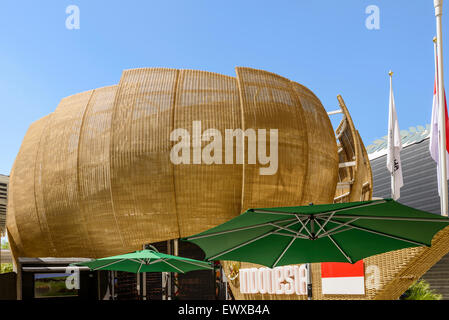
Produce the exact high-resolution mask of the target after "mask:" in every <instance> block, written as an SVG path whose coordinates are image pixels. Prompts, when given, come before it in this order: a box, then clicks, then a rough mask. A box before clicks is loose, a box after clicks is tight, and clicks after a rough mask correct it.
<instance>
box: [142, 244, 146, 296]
mask: <svg viewBox="0 0 449 320" xmlns="http://www.w3.org/2000/svg"><path fill="white" fill-rule="evenodd" d="M145 249H146V245H145V244H144V245H143V250H145ZM142 296H143V297H142V299H143V300H147V273H146V272H143V273H142Z"/></svg>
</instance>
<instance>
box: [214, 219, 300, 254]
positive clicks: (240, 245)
mask: <svg viewBox="0 0 449 320" xmlns="http://www.w3.org/2000/svg"><path fill="white" fill-rule="evenodd" d="M295 220H296V219H295ZM296 223H297V222H296V221H294V222H293V223H291V224H288V225H287V226H286V227H287V228H288V227H290V226H291V225H294V224H296ZM274 233H275V232H274V231H270V232H268V233H265V234H262V235H260V236H258V237H256V238H254V239H251V240H248V241H246V242H244V243H241V244H239V245H237V246H235V247H232V248H230V249H228V250H225V251H223V252H220V253H219V254H216V255H214V256H212V257H210V258H208V259H207V260H208V261H210V260H214V259H215V258H217V257H219V256H222V255H224V254H227V253H229V252H232V251H234V250H237V249H240V248H241V247H244V246H246V245H248V244H251V243H253V242H255V241H257V240H260V239H263V238H266V237H268V236H270V235H272V234H274Z"/></svg>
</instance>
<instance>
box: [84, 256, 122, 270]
mask: <svg viewBox="0 0 449 320" xmlns="http://www.w3.org/2000/svg"><path fill="white" fill-rule="evenodd" d="M125 260H126V259H120V260H116V261H114V262H111V263H107V264H104V265H102V266H99V267H95V268H93V269H92V270H93V271H96V270H98V269H101V268H106V267H109V266H112V265H113V264H116V263H120V262H122V261H125Z"/></svg>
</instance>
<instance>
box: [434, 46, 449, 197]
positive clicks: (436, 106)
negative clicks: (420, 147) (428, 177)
mask: <svg viewBox="0 0 449 320" xmlns="http://www.w3.org/2000/svg"><path fill="white" fill-rule="evenodd" d="M438 97H439V91H438V55H437V51H436V47H435V84H434V89H433V105H432V121H431V123H430V143H429V149H430V155H431V156H432V159H433V160H434V161H435V162H436V163H437V174H438V193H440V181H441V177H440V168H439V166H440V159H439V121H438V117H439V109H440V103H439V99H438ZM444 108H445V114H446V116H445V123H444V124H445V126H446V167H447V168H448V170H449V154H448V152H449V117H448V113H447V101H446V92H444Z"/></svg>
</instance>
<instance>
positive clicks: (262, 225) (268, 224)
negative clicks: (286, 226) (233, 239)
mask: <svg viewBox="0 0 449 320" xmlns="http://www.w3.org/2000/svg"><path fill="white" fill-rule="evenodd" d="M293 220H295V221H296V219H287V220H283V221H282V222H290V221H293ZM272 225H273V222H267V223H262V224H258V225H254V226H248V227H242V228H236V229H232V230H225V231H219V232H214V233H208V234H203V235H198V236H193V237H188V238H186V240H187V241H190V240H196V239H202V238H209V237H213V236H219V235H222V234H227V233H232V232H238V231H245V230H249V229H256V228H261V227H267V226H272Z"/></svg>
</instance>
